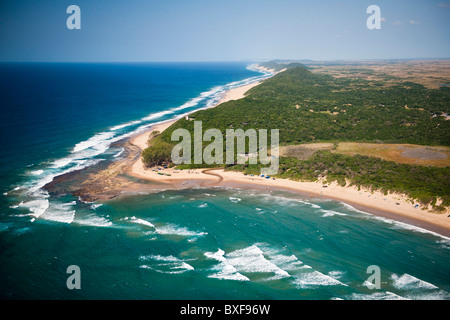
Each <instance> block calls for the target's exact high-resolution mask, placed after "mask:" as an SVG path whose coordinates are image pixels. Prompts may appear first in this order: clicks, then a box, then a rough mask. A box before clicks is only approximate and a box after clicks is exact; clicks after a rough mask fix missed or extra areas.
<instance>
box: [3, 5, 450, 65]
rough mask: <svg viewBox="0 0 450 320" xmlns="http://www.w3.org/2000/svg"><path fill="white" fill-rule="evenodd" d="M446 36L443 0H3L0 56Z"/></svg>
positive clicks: (113, 58)
mask: <svg viewBox="0 0 450 320" xmlns="http://www.w3.org/2000/svg"><path fill="white" fill-rule="evenodd" d="M70 5H77V6H78V7H79V8H80V26H81V28H80V29H69V28H68V27H67V24H66V21H67V19H68V18H70V16H71V14H70V13H67V12H66V11H67V8H68V7H69V6H70ZM370 5H377V6H378V7H379V8H380V10H381V29H372V30H371V29H368V28H367V25H366V21H367V19H368V18H369V17H370V16H371V14H368V13H367V12H366V10H367V8H368V7H369V6H370ZM449 34H450V0H370V1H365V0H341V1H338V0H314V1H313V0H310V1H303V0H226V1H225V0H159V1H154V0H121V1H116V0H70V1H67V0H38V1H37V0H1V1H0V61H45V62H153V61H158V62H159V61H166V62H171V61H260V60H271V59H311V60H319V61H321V60H367V59H421V58H449V57H450V36H449Z"/></svg>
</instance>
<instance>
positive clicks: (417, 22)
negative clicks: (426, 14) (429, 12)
mask: <svg viewBox="0 0 450 320" xmlns="http://www.w3.org/2000/svg"><path fill="white" fill-rule="evenodd" d="M409 23H410V24H420V21H416V20H409Z"/></svg>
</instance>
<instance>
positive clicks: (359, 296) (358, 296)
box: [350, 291, 408, 300]
mask: <svg viewBox="0 0 450 320" xmlns="http://www.w3.org/2000/svg"><path fill="white" fill-rule="evenodd" d="M350 299H352V300H408V299H407V298H404V297H401V296H399V295H397V294H395V293H393V292H389V291H386V292H375V293H372V294H364V293H353V294H352V295H351V296H350Z"/></svg>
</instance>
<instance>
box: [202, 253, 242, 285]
mask: <svg viewBox="0 0 450 320" xmlns="http://www.w3.org/2000/svg"><path fill="white" fill-rule="evenodd" d="M224 254H225V251H223V250H222V249H219V250H217V252H215V253H212V252H205V256H206V257H208V258H210V259H215V260H217V261H219V264H217V265H215V266H214V267H213V268H212V269H211V270H212V271H217V272H216V273H214V274H211V275H208V278H216V279H221V280H236V281H250V279H249V278H247V277H246V276H244V275H242V274H240V273H239V272H238V271H237V270H236V268H235V267H234V266H232V265H231V264H229V263H228V262H227V259H226V258H225V257H224Z"/></svg>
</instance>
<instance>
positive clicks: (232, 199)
mask: <svg viewBox="0 0 450 320" xmlns="http://www.w3.org/2000/svg"><path fill="white" fill-rule="evenodd" d="M229 199H230V201H231V202H233V203H238V202H240V201H242V199H241V198H236V197H229Z"/></svg>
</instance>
